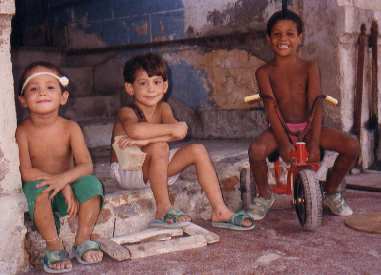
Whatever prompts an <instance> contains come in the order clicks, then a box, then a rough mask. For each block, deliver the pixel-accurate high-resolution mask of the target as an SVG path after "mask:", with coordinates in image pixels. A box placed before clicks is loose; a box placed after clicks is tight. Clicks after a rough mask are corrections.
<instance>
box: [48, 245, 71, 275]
mask: <svg viewBox="0 0 381 275" xmlns="http://www.w3.org/2000/svg"><path fill="white" fill-rule="evenodd" d="M67 260H70V259H69V254H68V253H67V252H66V251H65V250H63V249H62V250H52V251H50V250H46V251H45V255H44V257H43V258H42V266H43V268H44V271H45V272H47V273H55V274H59V273H66V272H70V271H71V270H72V268H73V267H70V268H64V269H54V268H51V267H49V265H52V264H56V263H59V262H63V261H67Z"/></svg>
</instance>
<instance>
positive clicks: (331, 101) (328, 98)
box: [325, 95, 339, 105]
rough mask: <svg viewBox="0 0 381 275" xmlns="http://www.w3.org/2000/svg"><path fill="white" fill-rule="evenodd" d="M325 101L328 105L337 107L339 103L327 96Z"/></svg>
mask: <svg viewBox="0 0 381 275" xmlns="http://www.w3.org/2000/svg"><path fill="white" fill-rule="evenodd" d="M325 100H326V101H327V102H328V103H331V104H332V105H337V104H338V103H339V101H338V100H337V99H336V98H334V97H332V96H329V95H327V96H326V97H325Z"/></svg>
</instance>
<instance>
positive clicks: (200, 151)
mask: <svg viewBox="0 0 381 275" xmlns="http://www.w3.org/2000/svg"><path fill="white" fill-rule="evenodd" d="M189 147H190V149H191V152H192V155H193V156H196V157H205V156H208V151H207V150H206V148H205V146H204V145H203V144H190V145H189Z"/></svg>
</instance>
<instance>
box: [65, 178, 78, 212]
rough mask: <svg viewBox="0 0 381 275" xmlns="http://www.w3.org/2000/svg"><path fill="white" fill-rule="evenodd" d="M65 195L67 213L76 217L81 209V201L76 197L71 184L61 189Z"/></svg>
mask: <svg viewBox="0 0 381 275" xmlns="http://www.w3.org/2000/svg"><path fill="white" fill-rule="evenodd" d="M61 193H62V195H63V197H64V198H65V201H66V204H67V214H68V215H69V217H74V216H76V215H77V213H78V210H79V202H78V200H77V199H76V198H75V196H74V193H73V190H72V189H71V186H70V185H66V186H65V187H64V188H63V189H62V191H61Z"/></svg>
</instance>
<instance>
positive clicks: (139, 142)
mask: <svg viewBox="0 0 381 275" xmlns="http://www.w3.org/2000/svg"><path fill="white" fill-rule="evenodd" d="M147 144H148V140H147V139H132V138H129V137H126V136H125V137H122V138H120V140H119V141H118V145H119V148H120V149H125V148H127V146H132V145H136V146H145V145H147Z"/></svg>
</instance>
